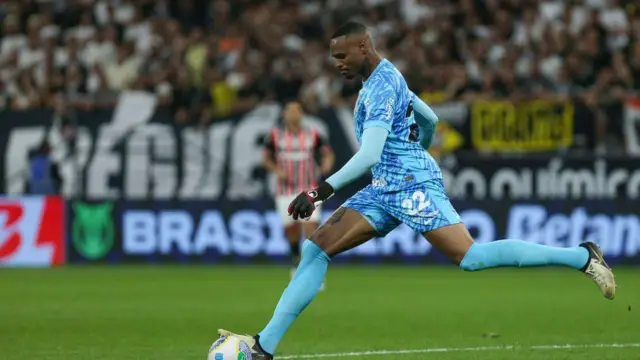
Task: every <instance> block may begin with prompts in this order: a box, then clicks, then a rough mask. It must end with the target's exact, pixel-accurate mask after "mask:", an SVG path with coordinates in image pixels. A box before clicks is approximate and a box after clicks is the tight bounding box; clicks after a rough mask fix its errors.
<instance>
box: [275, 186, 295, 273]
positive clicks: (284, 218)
mask: <svg viewBox="0 0 640 360" xmlns="http://www.w3.org/2000/svg"><path fill="white" fill-rule="evenodd" d="M294 198H295V195H294V196H286V195H279V196H277V197H276V199H275V200H276V201H275V202H276V211H277V212H278V215H280V219H281V222H282V227H283V228H284V236H285V238H286V239H287V243H288V244H289V249H290V252H289V254H290V256H291V277H293V273H294V271H295V269H296V268H297V267H298V263H299V262H300V238H301V237H302V225H301V222H299V221H295V220H293V218H292V217H291V216H289V214H288V213H287V208H288V207H289V204H290V203H291V201H292V200H293V199H294Z"/></svg>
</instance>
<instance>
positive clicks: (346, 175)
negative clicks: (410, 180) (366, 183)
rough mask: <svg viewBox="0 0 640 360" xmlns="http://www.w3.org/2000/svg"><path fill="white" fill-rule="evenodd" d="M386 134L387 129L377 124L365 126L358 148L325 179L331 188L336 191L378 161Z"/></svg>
mask: <svg viewBox="0 0 640 360" xmlns="http://www.w3.org/2000/svg"><path fill="white" fill-rule="evenodd" d="M387 136H389V131H388V130H387V129H385V128H382V127H379V126H372V127H368V128H366V129H365V130H364V132H363V133H362V145H361V146H360V150H358V152H356V153H355V155H353V157H352V158H351V159H349V161H347V163H346V164H344V166H343V167H342V168H341V169H340V170H338V171H337V172H336V173H335V174H333V175H331V176H330V177H329V178H328V179H327V183H328V184H329V185H331V188H332V190H333V191H338V189H341V188H343V187H344V186H345V185H347V184H349V183H350V182H352V181H354V180H356V179H357V178H359V177H360V176H362V175H364V174H365V173H366V172H367V171H369V170H370V169H371V168H372V167H373V166H374V165H376V164H377V163H378V162H380V158H381V157H382V150H383V149H384V144H385V142H386V141H387Z"/></svg>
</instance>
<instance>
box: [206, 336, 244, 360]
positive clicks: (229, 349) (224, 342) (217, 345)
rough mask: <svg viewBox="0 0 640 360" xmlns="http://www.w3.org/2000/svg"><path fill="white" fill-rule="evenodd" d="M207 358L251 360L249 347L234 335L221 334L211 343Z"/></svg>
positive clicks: (215, 359)
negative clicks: (221, 335)
mask: <svg viewBox="0 0 640 360" xmlns="http://www.w3.org/2000/svg"><path fill="white" fill-rule="evenodd" d="M207 360H251V349H250V348H249V345H247V343H246V342H244V341H242V340H240V339H238V338H237V337H235V336H229V337H226V336H223V337H221V338H219V339H218V340H216V341H215V342H214V343H213V345H211V347H210V348H209V356H208V357H207Z"/></svg>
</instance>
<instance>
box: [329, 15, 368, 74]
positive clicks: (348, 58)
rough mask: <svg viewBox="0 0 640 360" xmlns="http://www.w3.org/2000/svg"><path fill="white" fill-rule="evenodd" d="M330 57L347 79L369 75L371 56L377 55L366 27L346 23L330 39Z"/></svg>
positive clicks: (351, 22)
mask: <svg viewBox="0 0 640 360" xmlns="http://www.w3.org/2000/svg"><path fill="white" fill-rule="evenodd" d="M330 50H331V57H332V58H333V59H335V61H336V67H337V68H338V69H339V70H340V73H341V74H342V75H343V76H344V77H346V78H347V79H353V78H354V77H355V76H356V75H357V74H361V75H364V74H369V73H370V71H371V69H372V66H371V65H372V64H371V56H372V55H377V54H376V51H375V49H374V48H373V44H372V43H371V38H370V36H369V33H368V32H367V27H366V26H364V25H362V24H360V23H358V22H353V21H350V22H347V23H345V24H343V25H342V26H340V27H339V28H338V30H336V32H335V33H334V34H333V36H332V37H331V45H330Z"/></svg>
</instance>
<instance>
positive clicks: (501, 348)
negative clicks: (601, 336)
mask: <svg viewBox="0 0 640 360" xmlns="http://www.w3.org/2000/svg"><path fill="white" fill-rule="evenodd" d="M596 348H607V349H610V348H640V343H626V344H587V345H572V344H564V345H563V344H556V345H534V346H520V345H505V346H478V347H449V348H427V349H414V350H409V349H406V350H376V351H360V352H343V353H329V354H304V355H285V356H277V357H276V359H277V360H285V359H318V358H330V357H360V356H371V355H405V354H427V353H444V352H479V351H505V350H566V349H596Z"/></svg>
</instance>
